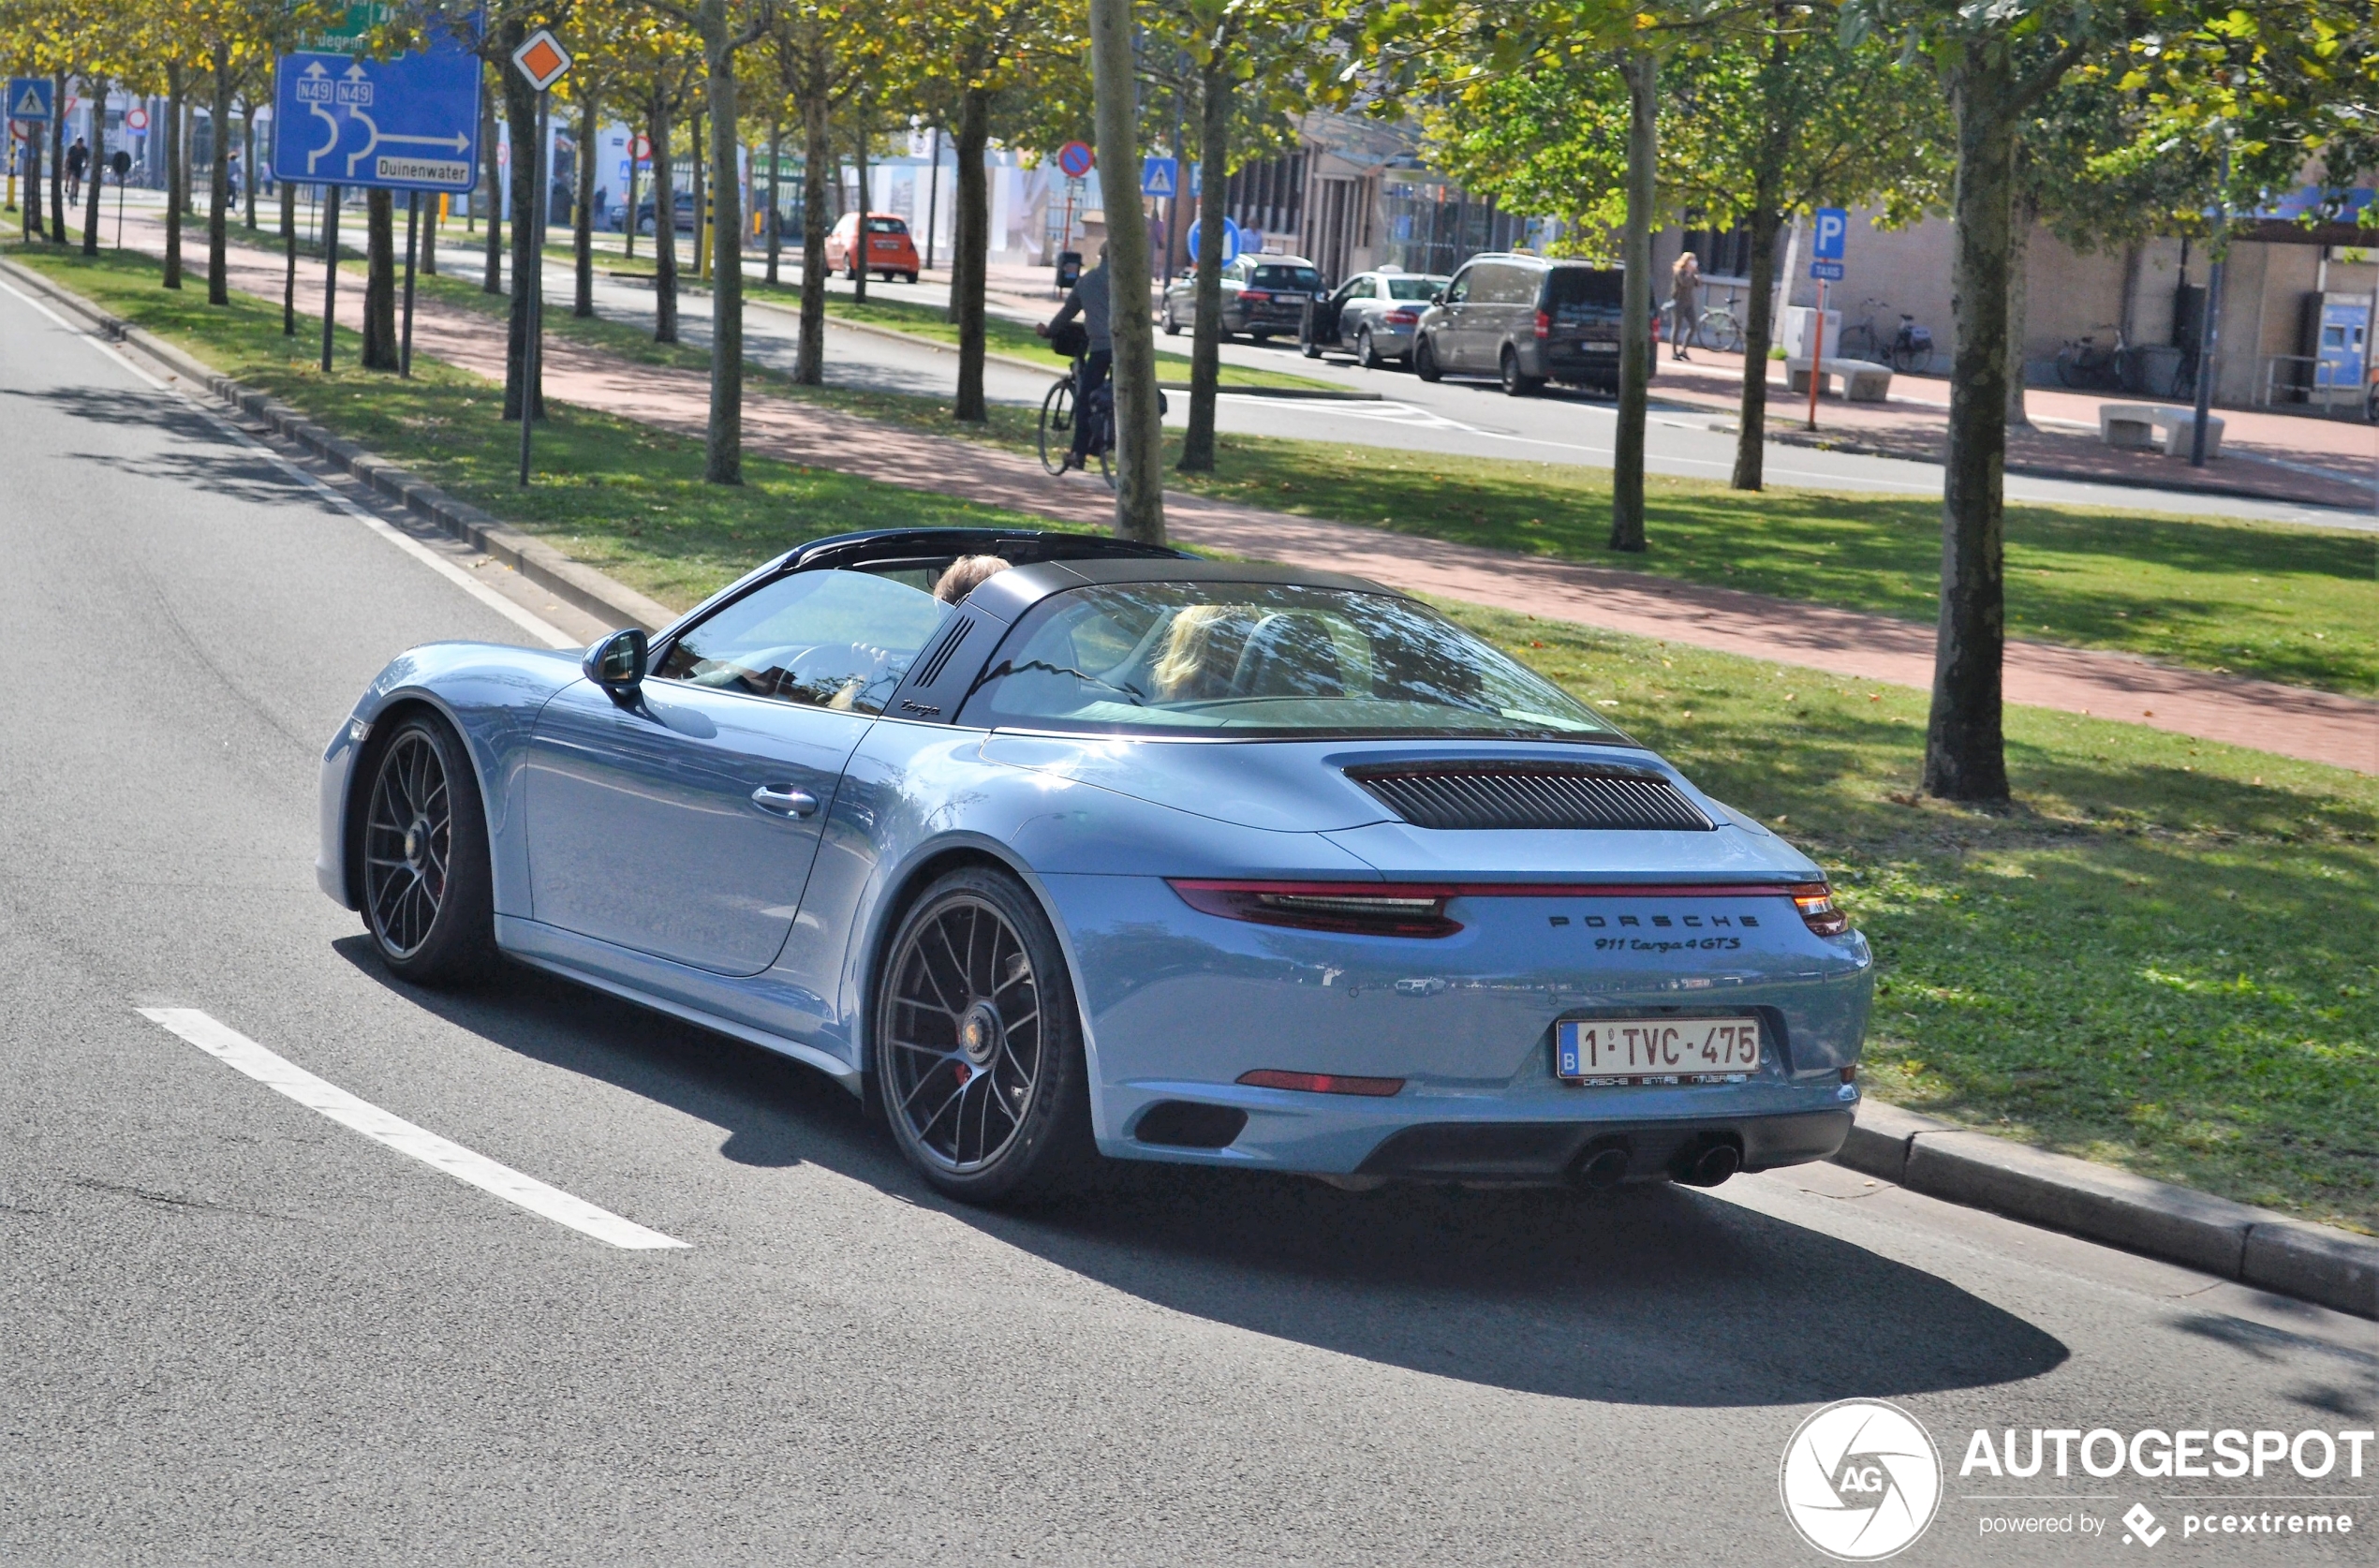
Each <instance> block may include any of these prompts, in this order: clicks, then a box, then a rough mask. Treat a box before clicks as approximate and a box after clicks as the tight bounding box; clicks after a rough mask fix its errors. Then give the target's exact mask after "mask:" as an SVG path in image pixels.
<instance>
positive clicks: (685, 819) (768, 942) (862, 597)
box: [525, 570, 949, 975]
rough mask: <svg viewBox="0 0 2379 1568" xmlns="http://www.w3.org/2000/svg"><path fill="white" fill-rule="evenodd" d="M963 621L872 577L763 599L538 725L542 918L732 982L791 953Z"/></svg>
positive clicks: (580, 693)
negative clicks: (857, 785) (816, 864)
mask: <svg viewBox="0 0 2379 1568" xmlns="http://www.w3.org/2000/svg"><path fill="white" fill-rule="evenodd" d="M947 614H949V609H948V607H947V606H946V605H943V604H941V603H940V602H939V601H938V600H937V599H934V597H933V596H932V595H931V594H930V593H926V592H924V591H923V590H921V589H919V588H916V587H912V586H909V585H908V584H903V583H899V582H895V581H893V580H891V579H889V578H886V577H882V576H878V575H875V574H872V573H868V572H864V571H833V570H820V571H808V572H795V573H791V574H790V575H788V576H785V577H780V578H777V579H775V580H774V581H772V582H769V583H767V584H762V585H761V587H759V588H757V589H755V590H754V591H753V592H751V593H748V594H746V595H744V596H743V597H742V598H740V599H736V600H734V601H733V602H731V603H730V604H728V605H724V606H722V607H721V608H720V609H718V610H717V611H716V612H714V613H713V614H710V615H709V616H706V617H705V618H704V619H703V620H702V621H701V622H699V623H697V624H696V625H695V626H693V627H690V628H688V629H686V630H685V631H684V632H682V633H680V634H679V635H678V636H676V637H675V638H674V639H673V640H672V642H670V643H668V644H667V645H666V646H665V647H663V648H662V649H661V650H660V651H659V656H658V659H657V660H656V664H655V668H654V670H653V672H652V673H651V675H650V676H648V678H647V679H646V680H645V681H644V683H643V686H642V687H641V688H639V689H638V690H637V691H636V692H635V693H634V695H633V696H632V697H629V698H628V699H625V700H622V699H615V698H614V697H613V695H612V694H611V693H609V692H607V691H605V690H604V689H602V688H599V687H597V686H595V685H594V684H592V683H591V682H587V681H580V682H577V683H575V684H573V685H571V686H569V687H568V688H564V690H563V691H562V692H561V694H560V695H559V696H557V697H555V698H554V701H553V702H551V703H548V704H547V705H546V707H545V709H544V711H543V712H542V713H541V714H540V715H539V717H538V724H537V732H536V735H535V737H534V739H533V741H532V743H531V745H530V748H529V757H528V764H527V777H526V791H525V794H526V802H527V805H526V810H527V825H528V839H529V883H530V896H531V910H530V913H531V918H533V919H535V920H538V921H540V922H542V923H544V924H546V925H554V926H557V927H559V928H561V929H563V930H566V931H569V932H572V933H575V934H577V935H579V936H584V937H591V938H594V939H598V940H600V941H605V942H611V943H614V944H616V945H618V946H621V947H626V948H632V949H634V950H636V951H637V952H640V953H647V954H654V955H655V956H658V957H661V958H666V959H670V960H672V961H673V962H676V963H681V964H687V965H691V966H694V967H696V968H698V969H708V970H711V971H712V972H714V973H718V974H729V975H749V974H757V973H759V972H760V971H761V970H762V969H766V968H767V967H768V966H769V964H770V963H771V962H772V961H773V960H774V959H775V958H776V955H777V954H778V953H779V952H780V951H781V950H782V949H783V947H784V945H785V939H786V937H787V935H788V933H789V932H790V931H791V927H792V922H793V916H794V914H795V912H796V911H797V910H798V909H799V907H800V903H801V897H802V891H803V888H804V886H805V883H806V881H807V880H808V877H809V871H810V866H811V864H812V862H813V861H814V859H815V858H816V856H817V852H818V843H819V834H820V828H821V827H822V825H823V823H824V821H825V820H826V813H827V811H828V809H829V808H830V806H832V805H833V801H834V796H835V788H836V786H837V785H838V784H839V782H840V780H841V777H842V770H843V764H844V762H846V761H847V760H848V759H849V757H850V753H851V749H852V748H853V747H856V746H857V745H858V744H859V740H860V737H861V736H862V735H864V733H865V732H866V730H867V727H868V725H869V724H870V723H872V722H873V721H874V715H875V714H876V713H877V712H878V711H879V710H880V709H881V707H882V705H883V703H884V701H885V699H887V698H888V697H889V696H890V695H891V693H892V691H893V689H894V688H895V687H896V686H898V685H899V683H900V678H901V676H902V675H903V674H904V673H906V672H907V669H908V666H909V662H910V661H911V660H912V659H914V658H916V654H917V649H918V648H919V647H921V646H922V645H923V644H924V640H925V638H926V637H927V636H928V635H929V634H930V633H931V632H932V630H933V629H934V628H935V627H936V626H938V624H939V623H940V621H941V619H942V618H943V617H944V616H945V615H947Z"/></svg>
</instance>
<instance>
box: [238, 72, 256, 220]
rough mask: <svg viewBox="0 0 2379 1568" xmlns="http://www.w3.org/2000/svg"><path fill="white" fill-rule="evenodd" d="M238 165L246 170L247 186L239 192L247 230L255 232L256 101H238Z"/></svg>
mask: <svg viewBox="0 0 2379 1568" xmlns="http://www.w3.org/2000/svg"><path fill="white" fill-rule="evenodd" d="M240 147H241V154H240V167H241V168H243V169H244V170H247V171H248V183H247V188H246V189H245V190H244V191H242V192H241V193H240V195H241V199H242V200H244V202H245V203H246V205H247V210H248V232H249V233H251V234H253V233H255V232H256V184H257V182H256V102H255V100H254V99H252V98H243V99H242V100H241V101H240Z"/></svg>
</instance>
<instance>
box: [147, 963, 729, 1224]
mask: <svg viewBox="0 0 2379 1568" xmlns="http://www.w3.org/2000/svg"><path fill="white" fill-rule="evenodd" d="M140 1016H142V1017H143V1018H146V1019H148V1020H149V1021H150V1022H152V1023H155V1024H160V1025H163V1026H164V1027H165V1028H169V1029H170V1030H172V1031H173V1032H174V1033H175V1034H178V1035H180V1036H181V1037H182V1038H183V1039H185V1040H186V1041H188V1042H189V1043H191V1044H193V1045H196V1046H197V1047H198V1048H199V1050H201V1051H204V1052H205V1053H206V1054H207V1055H209V1056H211V1057H214V1058H216V1059H218V1060H220V1061H223V1062H225V1063H228V1064H229V1065H230V1066H232V1067H234V1068H237V1069H238V1070H239V1071H241V1072H244V1073H246V1074H247V1075H248V1076H249V1077H251V1078H254V1079H255V1080H256V1081H257V1082H258V1083H259V1084H262V1085H264V1086H265V1087H267V1088H271V1089H274V1090H277V1091H278V1092H280V1093H282V1094H285V1095H288V1097H289V1098H290V1099H291V1100H294V1101H296V1102H298V1103H299V1104H301V1105H303V1106H305V1107H306V1108H307V1109H309V1110H314V1111H319V1112H321V1113H322V1114H323V1115H324V1116H326V1117H330V1118H331V1119H332V1121H335V1122H337V1123H339V1124H340V1125H341V1126H342V1127H351V1128H353V1129H354V1130H355V1131H356V1132H361V1133H362V1134H363V1135H364V1136H365V1137H367V1138H370V1139H371V1140H373V1141H374V1142H375V1143H381V1144H386V1145H387V1146H389V1147H391V1148H392V1149H394V1150H396V1151H397V1152H398V1153H399V1154H409V1155H411V1156H412V1157H413V1158H414V1159H416V1160H419V1161H421V1162H422V1163H423V1164H425V1165H430V1166H434V1167H436V1169H438V1170H441V1171H444V1172H445V1173H446V1174H447V1175H448V1176H452V1177H453V1178H454V1179H455V1180H457V1181H465V1182H468V1183H470V1184H471V1185H472V1186H473V1187H476V1188H478V1189H479V1190H480V1191H482V1192H492V1193H494V1194H495V1196H497V1197H499V1198H501V1199H503V1200H504V1201H505V1202H506V1203H510V1204H517V1205H519V1206H521V1207H523V1208H525V1209H527V1210H528V1211H529V1212H530V1213H531V1214H541V1215H543V1216H544V1217H545V1218H546V1219H548V1220H553V1221H554V1222H555V1223H557V1224H562V1225H568V1226H569V1228H570V1229H572V1230H574V1231H581V1232H584V1234H586V1235H591V1236H593V1237H594V1238H595V1239H596V1240H598V1241H608V1242H610V1243H611V1244H612V1245H613V1246H614V1247H625V1248H628V1249H629V1250H633V1251H650V1250H656V1249H660V1248H669V1247H686V1246H689V1245H690V1243H687V1242H683V1241H679V1240H678V1239H676V1238H675V1237H674V1236H666V1235H661V1233H660V1232H658V1231H653V1230H647V1229H645V1228H644V1227H643V1226H642V1225H640V1224H638V1223H636V1222H635V1221H634V1220H623V1219H621V1218H620V1217H619V1216H618V1215H616V1214H613V1212H612V1211H611V1210H609V1209H605V1208H598V1207H596V1206H594V1205H593V1204H590V1203H588V1202H587V1201H586V1200H585V1199H584V1198H574V1197H572V1196H570V1195H569V1193H568V1192H565V1191H562V1190H561V1189H560V1188H558V1187H548V1186H547V1185H546V1184H545V1183H543V1182H541V1181H539V1180H538V1179H537V1178H536V1177H535V1176H523V1175H522V1174H521V1173H520V1172H518V1171H516V1170H513V1169H512V1168H511V1167H510V1166H509V1165H499V1164H497V1163H496V1162H495V1161H493V1160H490V1159H489V1158H487V1156H485V1155H483V1154H475V1153H473V1152H472V1151H471V1150H469V1149H467V1148H465V1147H464V1146H462V1145H460V1144H458V1143H455V1142H453V1141H451V1139H447V1138H441V1137H439V1136H438V1135H437V1134H436V1133H435V1132H430V1131H428V1130H427V1129H426V1128H421V1127H416V1126H414V1125H413V1124H412V1123H411V1122H409V1121H406V1119H405V1118H404V1117H398V1116H392V1115H391V1114H390V1113H389V1112H387V1111H383V1110H381V1109H380V1108H379V1107H378V1106H377V1105H375V1104H373V1103H372V1102H369V1101H367V1100H358V1099H357V1098H356V1097H355V1096H354V1095H351V1094H349V1093H347V1090H345V1089H343V1088H341V1087H338V1086H337V1085H336V1084H332V1083H328V1082H325V1081H324V1080H322V1079H320V1078H318V1077H316V1076H315V1075H314V1074H313V1073H311V1072H307V1071H306V1070H305V1069H303V1067H300V1066H298V1065H297V1064H296V1063H295V1062H293V1061H290V1060H288V1058H285V1057H281V1056H277V1055H275V1054H274V1053H273V1052H271V1051H268V1050H266V1049H265V1048H264V1047H263V1046H261V1045H259V1044H258V1043H256V1042H255V1041H253V1040H250V1039H249V1038H248V1037H247V1036H246V1035H244V1034H242V1033H240V1032H239V1031H238V1030H237V1029H234V1028H229V1027H228V1026H227V1025H224V1024H220V1023H217V1022H216V1021H215V1020H214V1018H212V1017H210V1016H208V1015H207V1014H206V1013H201V1012H199V1010H198V1009H197V1008H195V1007H144V1008H141V1009H140Z"/></svg>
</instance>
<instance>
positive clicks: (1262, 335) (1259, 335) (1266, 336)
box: [1248, 333, 1272, 343]
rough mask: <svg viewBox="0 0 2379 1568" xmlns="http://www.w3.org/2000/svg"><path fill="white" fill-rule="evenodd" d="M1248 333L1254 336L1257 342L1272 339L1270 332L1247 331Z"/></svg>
mask: <svg viewBox="0 0 2379 1568" xmlns="http://www.w3.org/2000/svg"><path fill="white" fill-rule="evenodd" d="M1248 335H1249V337H1252V338H1254V339H1255V340H1256V341H1257V342H1258V343H1269V342H1271V341H1272V334H1271V333H1249V334H1248Z"/></svg>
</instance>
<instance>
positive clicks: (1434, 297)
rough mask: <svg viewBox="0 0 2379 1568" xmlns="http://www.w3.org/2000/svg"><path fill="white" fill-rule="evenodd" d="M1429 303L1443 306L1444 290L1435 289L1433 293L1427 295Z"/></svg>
mask: <svg viewBox="0 0 2379 1568" xmlns="http://www.w3.org/2000/svg"><path fill="white" fill-rule="evenodd" d="M1429 303H1431V304H1443V303H1445V290H1444V289H1442V288H1440V289H1436V290H1434V291H1433V292H1432V293H1431V294H1430V295H1429Z"/></svg>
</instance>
